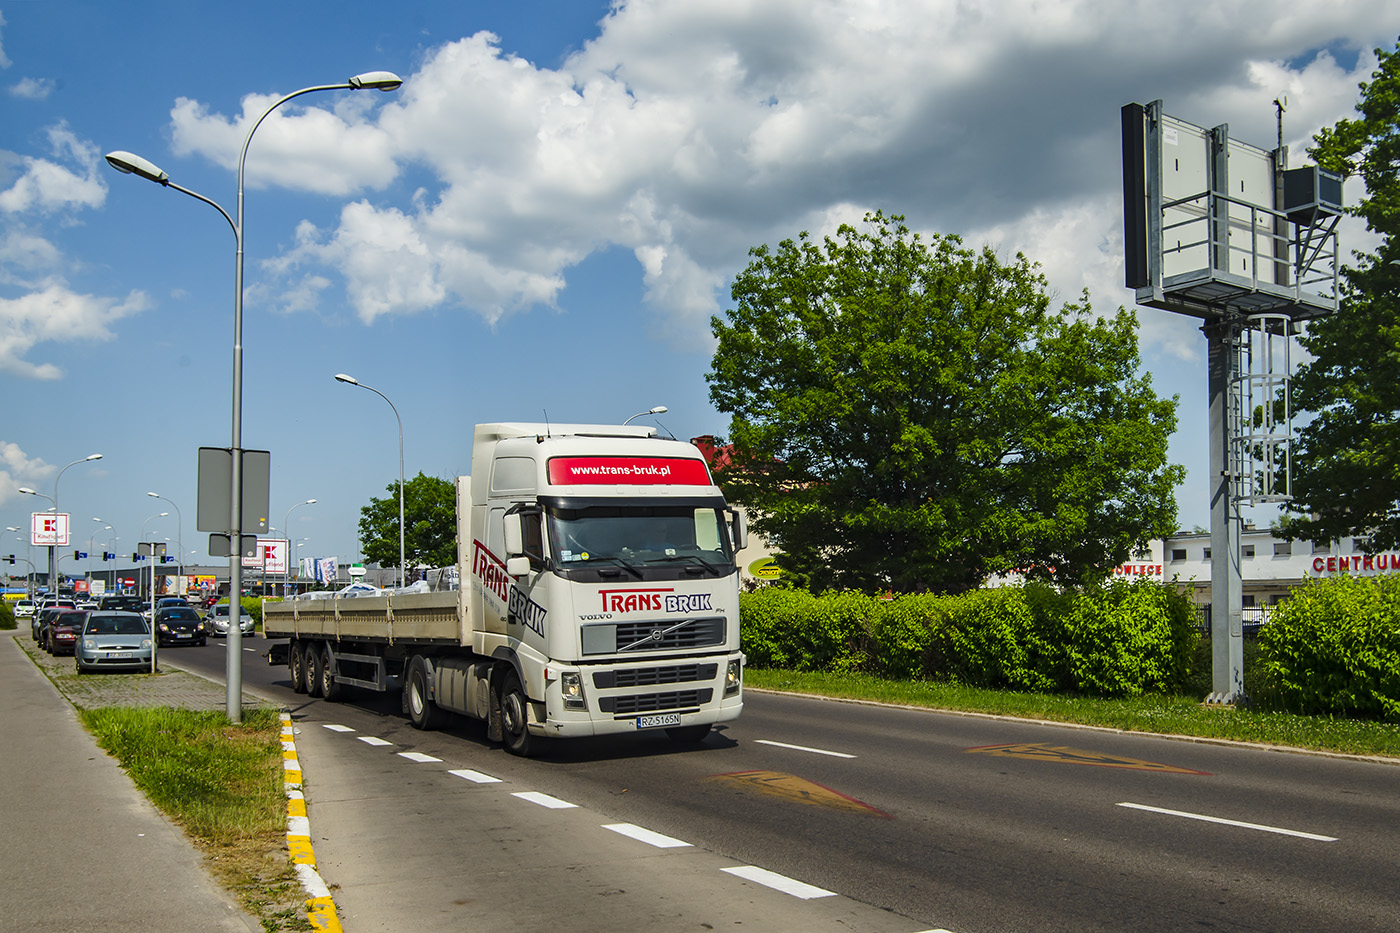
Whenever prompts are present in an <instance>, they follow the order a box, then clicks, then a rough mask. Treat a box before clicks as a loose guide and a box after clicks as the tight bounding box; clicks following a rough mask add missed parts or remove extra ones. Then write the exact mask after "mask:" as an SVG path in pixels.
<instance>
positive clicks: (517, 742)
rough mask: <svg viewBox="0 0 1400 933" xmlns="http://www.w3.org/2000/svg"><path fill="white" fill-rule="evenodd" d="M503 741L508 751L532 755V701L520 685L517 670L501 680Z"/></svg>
mask: <svg viewBox="0 0 1400 933" xmlns="http://www.w3.org/2000/svg"><path fill="white" fill-rule="evenodd" d="M500 696H501V741H502V743H503V744H504V745H505V747H506V751H508V752H510V753H511V754H512V755H519V756H520V757H521V758H528V757H530V746H531V744H533V743H532V742H531V739H532V738H533V736H531V735H530V728H529V726H528V725H527V723H528V722H529V716H530V701H529V699H528V698H527V697H526V696H525V689H524V688H523V687H521V686H520V677H519V675H517V674H516V673H515V671H513V670H512V671H510V672H509V673H507V674H506V676H505V679H504V680H502V681H501V694H500Z"/></svg>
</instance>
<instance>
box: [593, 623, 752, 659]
mask: <svg viewBox="0 0 1400 933" xmlns="http://www.w3.org/2000/svg"><path fill="white" fill-rule="evenodd" d="M724 637H725V630H724V618H723V617H722V616H720V617H715V618H710V619H686V620H684V621H680V622H673V621H653V622H617V623H611V624H603V625H585V626H584V627H583V653H584V654H618V653H621V652H623V651H638V652H643V653H645V652H650V651H675V650H677V649H686V648H708V647H712V646H714V645H722V644H724Z"/></svg>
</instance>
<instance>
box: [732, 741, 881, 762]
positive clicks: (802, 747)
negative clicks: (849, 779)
mask: <svg viewBox="0 0 1400 933" xmlns="http://www.w3.org/2000/svg"><path fill="white" fill-rule="evenodd" d="M754 744H755V745H771V746H773V747H774V748H790V749H792V750H793V751H795V752H811V753H812V754H813V755H830V756H831V757H832V758H854V757H856V756H855V755H847V754H846V753H845V752H831V751H827V750H826V749H824V748H808V747H807V746H806V745H789V744H788V743H786V742H770V741H768V740H767V739H755V740H754Z"/></svg>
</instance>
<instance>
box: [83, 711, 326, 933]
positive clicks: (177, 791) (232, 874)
mask: <svg viewBox="0 0 1400 933" xmlns="http://www.w3.org/2000/svg"><path fill="white" fill-rule="evenodd" d="M78 715H79V716H80V717H81V718H82V721H83V725H85V726H86V727H87V728H88V730H89V731H90V732H91V733H92V734H93V736H94V738H96V740H97V744H98V745H100V746H101V747H102V748H103V749H104V750H105V751H106V752H107V753H108V754H110V755H111V756H112V757H114V758H116V759H117V761H118V762H120V763H121V766H122V768H123V769H125V770H126V772H127V774H129V775H130V776H131V779H132V781H133V782H134V783H135V784H136V786H137V787H138V788H139V789H140V790H141V791H142V793H144V794H145V795H146V796H147V797H148V798H150V800H151V802H152V803H154V804H155V805H156V806H157V807H158V808H159V809H160V810H161V812H163V813H164V814H165V815H166V816H167V817H169V818H170V819H171V820H172V821H174V822H175V823H177V824H178V825H179V826H180V827H182V828H183V829H184V830H185V832H186V833H187V834H188V835H189V836H190V838H191V839H193V840H194V842H195V844H196V845H198V846H199V848H200V849H201V850H202V851H203V852H204V853H205V856H206V858H207V860H208V864H209V867H210V869H211V870H212V871H213V873H214V875H215V876H216V878H217V879H218V881H219V882H220V883H221V884H222V885H223V886H224V887H225V888H226V889H227V890H229V891H231V892H232V893H233V894H234V895H235V896H236V897H237V898H238V899H239V901H240V902H241V903H242V904H243V907H244V909H245V910H247V911H248V912H249V913H251V914H252V915H253V916H255V917H257V918H258V919H259V920H260V921H261V923H262V925H263V929H264V930H267V931H269V933H272V931H282V930H310V929H312V927H311V924H310V923H309V922H307V920H306V918H305V916H304V914H302V913H301V912H300V909H299V908H300V906H301V902H302V900H303V899H304V894H303V893H302V890H301V884H300V882H299V881H298V879H297V876H296V872H295V869H294V868H293V867H292V863H291V862H290V861H289V860H288V858H287V854H286V851H285V846H284V843H285V837H286V832H287V802H286V795H285V792H284V789H283V784H282V781H283V769H282V742H281V733H282V725H281V721H280V720H279V718H278V713H277V711H276V710H272V709H255V710H248V711H246V713H245V715H244V718H243V722H242V724H240V725H231V724H230V723H229V721H228V718H227V717H226V716H225V715H224V714H223V713H219V712H208V711H195V710H180V709H172V708H170V707H152V708H135V709H133V708H127V707H103V708H98V709H79V710H78Z"/></svg>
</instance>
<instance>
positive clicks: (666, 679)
mask: <svg viewBox="0 0 1400 933" xmlns="http://www.w3.org/2000/svg"><path fill="white" fill-rule="evenodd" d="M718 673H719V665H718V664H676V665H673V666H671V667H637V668H632V669H630V670H621V671H598V672H597V673H595V674H594V675H593V686H595V687H597V688H599V689H600V690H610V689H612V688H614V687H650V686H653V685H655V684H685V683H694V682H695V681H698V680H714V679H715V675H716V674H718Z"/></svg>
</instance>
